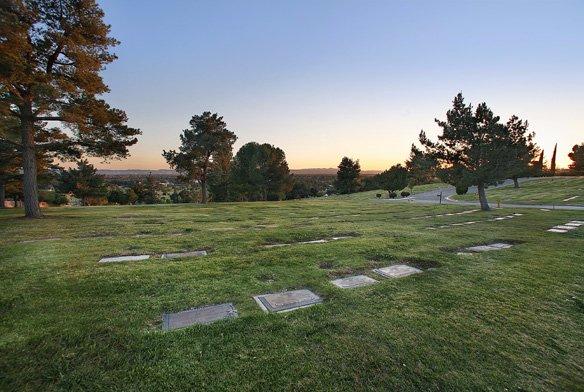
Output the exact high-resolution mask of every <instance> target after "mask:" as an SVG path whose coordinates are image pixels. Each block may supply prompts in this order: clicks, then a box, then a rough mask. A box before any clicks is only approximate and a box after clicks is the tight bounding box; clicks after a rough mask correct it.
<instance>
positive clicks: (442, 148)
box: [420, 93, 514, 210]
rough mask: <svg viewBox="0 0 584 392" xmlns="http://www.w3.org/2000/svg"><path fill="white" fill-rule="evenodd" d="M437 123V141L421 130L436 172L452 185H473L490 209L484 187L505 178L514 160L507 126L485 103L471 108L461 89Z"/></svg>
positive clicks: (484, 208)
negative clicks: (439, 130) (440, 131)
mask: <svg viewBox="0 0 584 392" xmlns="http://www.w3.org/2000/svg"><path fill="white" fill-rule="evenodd" d="M436 123H437V124H438V126H439V127H440V128H441V130H442V134H441V135H439V136H438V141H437V142H436V143H434V142H432V141H430V140H429V139H428V138H427V137H426V134H425V133H424V132H423V131H422V132H421V133H420V142H421V144H422V145H423V146H425V148H426V152H427V153H429V154H431V156H433V157H435V158H436V159H437V160H438V162H439V164H440V167H441V170H440V171H439V176H441V178H442V179H443V181H447V182H449V183H450V184H452V185H455V186H457V185H458V186H460V184H461V182H465V183H469V184H470V185H476V186H477V189H478V195H479V201H480V204H481V209H482V210H489V209H490V207H489V203H488V201H487V195H486V192H485V188H486V187H487V186H488V185H490V184H496V183H497V182H499V181H502V180H504V179H505V178H507V176H508V173H509V163H510V162H512V161H513V160H514V155H513V152H514V151H513V148H511V142H510V139H509V134H508V129H507V127H505V125H504V124H501V123H499V117H498V116H495V115H494V114H493V112H492V111H491V110H490V109H489V108H488V106H487V105H486V104H485V103H481V104H479V105H478V106H477V108H476V110H473V107H472V105H470V104H469V105H467V104H466V103H465V102H464V98H463V96H462V94H461V93H459V94H458V95H457V96H456V97H455V98H454V100H453V103H452V109H450V110H448V112H447V113H446V120H445V121H442V120H436Z"/></svg>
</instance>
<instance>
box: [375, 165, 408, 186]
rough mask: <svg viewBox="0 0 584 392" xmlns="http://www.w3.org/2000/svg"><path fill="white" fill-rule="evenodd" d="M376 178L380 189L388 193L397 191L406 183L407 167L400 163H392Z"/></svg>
mask: <svg viewBox="0 0 584 392" xmlns="http://www.w3.org/2000/svg"><path fill="white" fill-rule="evenodd" d="M378 178H379V183H380V185H381V188H382V189H385V190H386V191H388V192H389V193H392V192H395V191H399V190H400V189H404V188H405V187H406V186H407V185H408V169H406V168H405V167H404V166H402V165H401V164H397V165H393V166H392V167H390V168H389V169H388V170H386V171H384V172H382V173H380V174H379V177H378Z"/></svg>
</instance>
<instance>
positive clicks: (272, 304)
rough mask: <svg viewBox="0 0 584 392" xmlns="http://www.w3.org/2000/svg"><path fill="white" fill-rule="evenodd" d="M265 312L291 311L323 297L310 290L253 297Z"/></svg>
mask: <svg viewBox="0 0 584 392" xmlns="http://www.w3.org/2000/svg"><path fill="white" fill-rule="evenodd" d="M253 299H254V300H255V301H256V302H257V304H258V305H259V307H260V308H262V310H263V311H264V312H268V313H269V312H275V313H280V312H289V311H292V310H296V309H301V308H306V307H309V306H312V305H315V304H319V303H321V302H322V299H321V298H320V297H319V296H318V295H316V294H315V293H313V292H312V291H310V290H306V289H302V290H293V291H282V292H280V293H274V294H263V295H257V296H255V297H253Z"/></svg>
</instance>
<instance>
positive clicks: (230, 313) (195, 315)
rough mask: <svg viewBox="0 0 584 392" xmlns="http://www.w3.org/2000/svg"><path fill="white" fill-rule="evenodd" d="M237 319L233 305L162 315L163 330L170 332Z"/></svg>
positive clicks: (213, 306)
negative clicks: (195, 325)
mask: <svg viewBox="0 0 584 392" xmlns="http://www.w3.org/2000/svg"><path fill="white" fill-rule="evenodd" d="M235 317H237V310H236V309H235V306H233V304H232V303H226V304H220V305H211V306H203V307H200V308H195V309H189V310H184V311H182V312H178V313H165V314H163V315H162V329H163V330H164V331H169V330H173V329H177V328H184V327H188V326H190V325H194V324H211V323H213V322H215V321H218V320H223V319H227V318H235Z"/></svg>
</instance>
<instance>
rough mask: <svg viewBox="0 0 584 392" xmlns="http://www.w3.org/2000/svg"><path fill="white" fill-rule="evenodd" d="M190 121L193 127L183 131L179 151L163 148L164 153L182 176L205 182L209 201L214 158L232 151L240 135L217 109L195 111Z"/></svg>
mask: <svg viewBox="0 0 584 392" xmlns="http://www.w3.org/2000/svg"><path fill="white" fill-rule="evenodd" d="M189 124H190V128H188V129H185V130H184V131H183V133H182V134H181V135H180V142H181V144H180V147H179V151H175V150H169V151H163V152H162V156H163V157H164V158H165V159H166V161H167V162H168V164H169V165H170V167H171V168H173V169H175V170H176V171H177V172H178V173H179V174H180V175H181V179H183V180H184V181H186V182H193V181H198V182H199V183H200V184H201V202H202V203H203V204H206V203H207V183H208V179H209V172H210V169H211V168H212V166H213V162H214V158H215V157H216V156H217V155H218V154H223V155H224V154H225V153H226V151H231V150H232V148H233V143H235V141H236V140H237V136H235V133H233V132H231V131H230V130H228V129H227V124H226V123H225V121H223V117H221V116H219V115H218V114H217V113H214V114H211V112H203V114H201V115H195V116H193V117H192V118H191V121H190V122H189Z"/></svg>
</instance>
